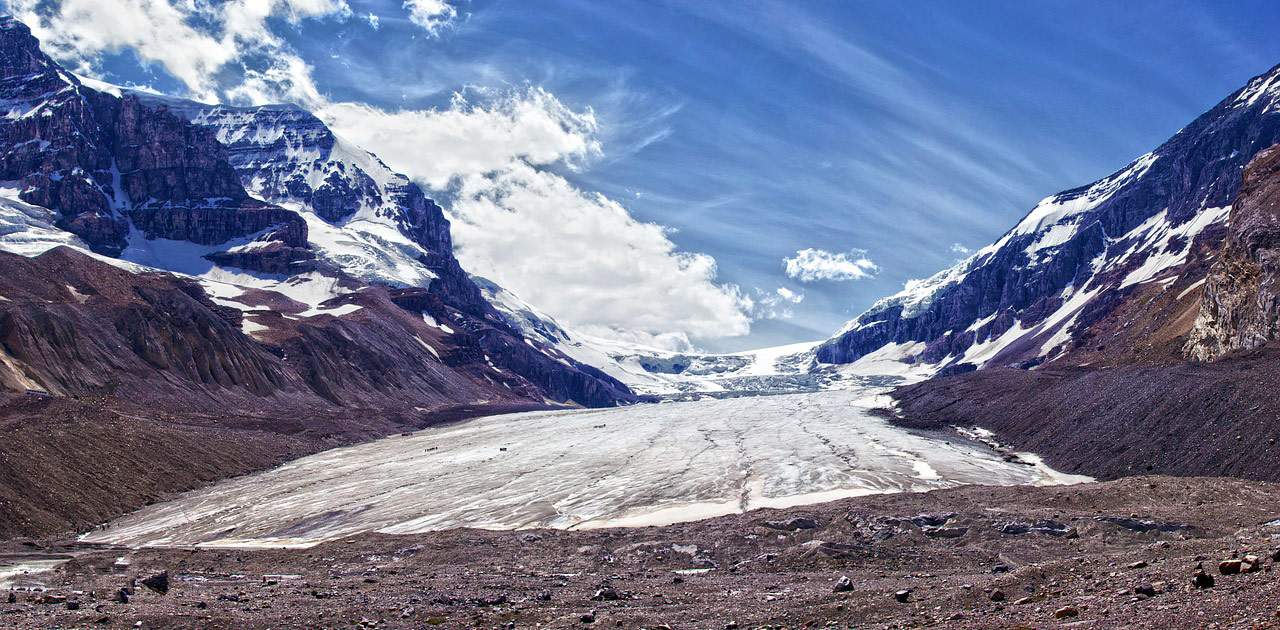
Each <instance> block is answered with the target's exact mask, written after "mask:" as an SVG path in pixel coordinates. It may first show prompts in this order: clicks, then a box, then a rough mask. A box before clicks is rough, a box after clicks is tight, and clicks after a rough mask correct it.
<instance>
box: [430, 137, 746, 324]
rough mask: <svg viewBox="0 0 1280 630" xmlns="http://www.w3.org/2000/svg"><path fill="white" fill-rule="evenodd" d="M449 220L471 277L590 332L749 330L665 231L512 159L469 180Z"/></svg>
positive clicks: (695, 259)
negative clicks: (490, 282) (490, 280)
mask: <svg viewBox="0 0 1280 630" xmlns="http://www.w3.org/2000/svg"><path fill="white" fill-rule="evenodd" d="M450 214H451V216H452V218H453V219H454V223H453V234H454V239H455V241H456V242H457V244H458V256H459V258H460V259H461V261H462V263H463V265H464V266H465V267H466V268H467V269H468V270H470V271H471V272H472V273H478V274H480V275H482V276H485V277H489V278H493V279H495V281H497V282H498V283H499V284H501V285H503V286H505V287H509V288H511V289H512V290H513V291H515V292H516V293H517V294H519V295H520V296H521V297H522V298H524V299H526V300H528V301H529V302H531V303H533V304H537V305H538V307H539V308H542V309H544V310H546V311H548V312H549V313H551V314H552V315H553V316H555V317H556V318H557V319H560V320H563V321H564V322H565V323H567V324H569V325H570V326H573V327H576V328H580V329H582V330H584V331H585V332H588V333H590V334H595V335H597V336H610V337H615V338H616V337H618V336H619V331H636V332H638V333H641V334H643V335H648V336H653V335H661V334H663V333H672V332H675V333H683V334H684V335H687V337H688V338H692V339H697V338H713V337H723V336H732V335H743V334H746V333H747V332H748V331H749V330H750V318H749V317H748V315H747V311H748V309H749V308H750V306H751V301H750V300H749V299H747V298H745V297H743V296H742V295H741V292H740V291H739V290H738V289H737V288H736V287H732V286H721V285H718V284H716V282H715V279H716V262H715V260H714V259H713V258H711V257H710V256H707V255H705V254H697V253H689V252H682V251H679V250H678V249H677V248H676V246H675V244H674V243H672V242H671V240H670V239H669V238H668V237H667V230H666V229H665V228H664V227H663V226H661V225H657V224H653V223H645V222H642V221H637V220H636V219H635V218H634V217H632V216H631V214H630V213H629V212H628V211H627V210H626V208H624V207H623V206H621V205H620V204H618V203H617V202H615V201H613V200H611V199H609V198H607V197H605V196H603V195H600V194H597V193H591V192H586V191H583V190H579V189H578V188H576V187H574V186H573V185H571V184H570V183H569V182H568V181H567V180H565V179H564V178H563V177H561V176H559V175H556V174H554V173H550V172H547V171H544V170H539V169H537V168H535V167H533V166H531V165H529V164H527V163H524V162H516V163H513V164H511V165H509V166H508V167H507V168H504V169H502V170H500V171H497V172H494V173H489V174H483V175H469V176H466V177H464V178H463V179H462V180H461V183H460V186H459V188H458V192H457V195H456V198H455V200H454V201H453V203H452V204H451V207H450ZM664 345H668V346H669V345H670V344H664Z"/></svg>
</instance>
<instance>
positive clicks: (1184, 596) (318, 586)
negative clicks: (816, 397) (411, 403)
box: [0, 477, 1280, 628]
mask: <svg viewBox="0 0 1280 630" xmlns="http://www.w3.org/2000/svg"><path fill="white" fill-rule="evenodd" d="M1278 491H1280V485H1275V484H1268V483H1262V482H1250V481H1240V480H1232V479H1221V478H1170V477H1137V478H1129V479H1124V480H1120V481H1114V482H1108V483H1100V484H1083V485H1078V486H1065V487H1064V486H1058V487H1039V488H1037V487H1001V488H997V487H982V486H967V487H961V488H955V489H950V490H940V491H934V492H929V493H905V494H893V495H877V496H869V497H860V498H856V499H846V500H842V501H836V502H832V503H826V504H820V505H814V506H806V507H802V508H792V509H787V510H758V511H754V512H748V513H746V514H740V515H734V516H726V517H721V518H715V519H709V520H705V521H698V522H693V523H683V524H677V525H671V526H665V527H649V528H638V529H605V530H592V531H559V530H526V531H503V532H496V531H481V530H467V529H464V530H453V531H445V532H435V533H430V534H420V535H407V536H389V535H367V536H359V537H355V538H349V539H344V540H338V541H333V542H329V543H325V544H322V545H319V546H316V547H312V548H309V549H292V550H285V549H274V550H228V549H199V550H191V549H145V550H137V551H133V550H125V549H91V548H83V547H76V546H74V545H59V544H54V543H50V542H47V541H40V542H37V541H26V542H12V543H8V544H7V545H6V547H5V551H6V552H7V553H6V554H5V556H4V558H0V559H3V560H7V561H9V562H11V563H12V561H13V560H14V559H16V558H23V559H25V560H27V561H32V560H38V559H40V558H44V559H50V558H56V557H58V554H69V555H71V556H72V559H70V560H68V561H67V562H65V563H64V564H61V565H60V566H58V567H56V568H54V569H53V570H51V571H47V572H43V573H31V574H28V575H25V576H24V575H19V576H17V577H16V578H14V580H15V582H16V584H15V586H17V588H15V589H14V590H10V591H9V596H8V603H0V627H6V628H10V627H12V628H57V627H62V628H70V627H75V628H130V627H142V628H357V627H365V628H370V627H372V628H424V627H440V628H536V627H544V628H570V627H579V628H591V627H595V628H601V627H609V628H613V627H619V628H758V627H774V628H781V627H786V628H800V627H857V628H903V627H923V626H934V627H954V628H1042V627H1084V628H1120V627H1129V628H1154V627H1166V628H1190V627H1197V628H1259V627H1280V616H1277V615H1280V565H1277V564H1276V561H1275V560H1274V559H1273V554H1274V552H1276V551H1277V550H1278V549H1280V539H1278V538H1280V523H1272V521H1273V520H1274V519H1276V518H1280V492H1278ZM1197 567H1203V574H1202V575H1200V576H1199V578H1198V585H1197V581H1196V580H1197V578H1196V577H1195V572H1196V568H1197ZM1210 578H1211V579H1210ZM1209 582H1212V586H1209ZM46 589H47V590H46Z"/></svg>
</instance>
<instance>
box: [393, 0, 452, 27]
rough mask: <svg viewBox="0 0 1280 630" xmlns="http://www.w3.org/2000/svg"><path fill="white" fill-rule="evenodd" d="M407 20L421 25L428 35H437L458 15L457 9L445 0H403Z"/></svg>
mask: <svg viewBox="0 0 1280 630" xmlns="http://www.w3.org/2000/svg"><path fill="white" fill-rule="evenodd" d="M404 9H405V10H406V11H408V12H409V21H410V22H413V23H414V24H417V25H418V26H421V27H422V28H423V30H425V31H426V32H427V34H428V35H438V34H439V33H440V31H441V29H444V28H446V27H447V26H449V25H450V24H451V23H453V20H454V19H455V18H457V17H458V10H457V9H455V8H454V7H453V5H451V4H449V3H448V2H446V0H405V2H404Z"/></svg>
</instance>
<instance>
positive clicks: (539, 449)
mask: <svg viewBox="0 0 1280 630" xmlns="http://www.w3.org/2000/svg"><path fill="white" fill-rule="evenodd" d="M880 391H882V390H861V391H826V392H815V393H804V394H789V395H779V396H762V397H743V398H730V399H708V400H700V401H696V402H678V403H663V404H650V405H637V406H632V407H624V408H617V409H609V410H583V411H568V412H534V413H521V414H511V415H504V416H493V417H488V418H481V419H476V420H472V421H468V422H464V423H459V424H454V425H449V426H444V427H439V428H433V429H427V430H424V431H421V432H418V433H415V434H412V435H408V436H398V437H393V438H387V439H384V440H380V441H377V442H373V443H370V444H364V445H360V446H355V447H349V448H342V449H336V450H332V451H328V452H324V453H320V454H317V455H313V456H311V457H306V458H303V459H300V460H297V461H295V462H292V463H290V464H287V465H285V466H282V467H280V468H277V469H275V470H271V471H267V472H264V473H260V474H256V475H251V476H246V477H241V478H237V479H231V480H227V481H224V482H222V483H219V484H217V485H215V486H212V487H210V488H207V489H204V490H199V491H195V492H191V493H188V494H185V495H183V496H181V497H179V498H177V499H175V500H173V501H170V502H167V503H161V504H157V505H153V506H150V507H147V508H144V509H143V510H141V511H139V512H136V513H134V514H132V515H129V516H126V517H123V518H121V519H119V520H117V521H115V522H113V523H111V524H109V526H107V527H104V528H101V529H99V530H97V531H94V532H91V533H89V534H86V535H85V536H84V537H83V540H84V541H85V542H95V543H112V544H122V545H129V546H148V545H175V546H188V545H199V546H215V547H217V546H220V547H236V546H247V547H262V546H267V547H269V546H298V547H305V546H309V545H313V544H316V543H318V542H321V541H324V540H330V539H334V538H340V537H344V536H348V535H351V534H355V533H358V532H367V531H378V532H385V533H414V532H424V531H431V530H441V529H449V528H456V527H477V528H489V529H519V528H538V527H554V528H590V527H611V526H644V525H658V524H667V523H672V522H679V521H687V520H695V519H699V518H707V517H711V516H717V515H723V514H729V513H735V512H740V511H745V510H750V509H754V508H760V507H787V506H794V505H800V504H806V503H816V502H821V501H829V500H833V499H837V498H842V497H849V496H857V495H863V494H871V493H879V492H901V491H925V490H932V489H936V488H944V487H949V486H954V485H958V484H994V485H1011V484H1055V483H1072V482H1080V481H1087V480H1088V478H1085V477H1078V476H1071V475H1062V474H1059V473H1056V472H1054V471H1052V470H1050V469H1048V468H1045V467H1044V466H1042V465H1027V464H1018V463H1010V462H1006V461H1004V460H1003V459H1002V458H1001V457H1000V456H999V455H998V454H997V453H995V452H994V451H992V450H989V449H988V448H986V447H984V446H981V445H978V444H975V443H967V442H962V441H958V440H956V441H949V440H943V439H939V438H932V437H924V436H920V435H916V434H912V433H909V432H907V431H904V430H902V429H898V428H896V427H893V426H891V425H889V424H887V423H886V422H885V421H883V420H881V419H879V418H877V417H875V416H872V415H870V414H869V413H868V412H869V410H870V409H871V407H872V406H873V405H875V404H883V403H884V402H885V398H884V397H883V396H874V394H877V393H880Z"/></svg>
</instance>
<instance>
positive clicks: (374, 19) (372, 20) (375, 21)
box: [364, 13, 382, 31]
mask: <svg viewBox="0 0 1280 630" xmlns="http://www.w3.org/2000/svg"><path fill="white" fill-rule="evenodd" d="M364 21H366V22H368V23H369V28H371V29H373V30H375V31H376V30H378V29H379V28H382V20H381V19H380V18H378V16H376V15H374V14H372V13H370V14H368V15H366V16H364Z"/></svg>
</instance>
